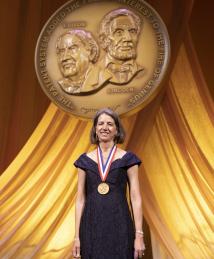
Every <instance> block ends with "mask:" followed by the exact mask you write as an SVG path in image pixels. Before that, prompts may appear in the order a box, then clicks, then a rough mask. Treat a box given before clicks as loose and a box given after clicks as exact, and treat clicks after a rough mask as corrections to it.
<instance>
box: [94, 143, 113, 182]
mask: <svg viewBox="0 0 214 259" xmlns="http://www.w3.org/2000/svg"><path fill="white" fill-rule="evenodd" d="M116 151H117V146H116V145H114V146H113V147H112V148H111V150H110V152H109V155H108V158H107V160H106V163H105V164H104V162H103V154H102V150H101V148H100V146H98V147H97V161H98V169H99V173H100V177H101V179H102V181H103V182H104V181H105V180H106V178H107V176H108V173H109V170H110V167H111V164H112V162H113V159H114V156H115V153H116Z"/></svg>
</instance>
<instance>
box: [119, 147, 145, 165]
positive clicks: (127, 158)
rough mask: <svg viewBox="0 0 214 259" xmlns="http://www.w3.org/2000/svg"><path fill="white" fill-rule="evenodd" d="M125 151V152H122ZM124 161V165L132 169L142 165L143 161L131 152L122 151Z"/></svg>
mask: <svg viewBox="0 0 214 259" xmlns="http://www.w3.org/2000/svg"><path fill="white" fill-rule="evenodd" d="M122 151H124V152H122ZM122 151H121V152H122V154H123V156H122V160H123V163H124V164H125V165H126V166H127V167H131V166H133V165H140V164H141V159H140V158H139V157H138V156H137V155H136V154H135V153H134V152H132V151H130V150H127V151H125V150H122Z"/></svg>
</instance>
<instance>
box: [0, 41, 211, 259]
mask: <svg viewBox="0 0 214 259" xmlns="http://www.w3.org/2000/svg"><path fill="white" fill-rule="evenodd" d="M190 56H191V58H190ZM193 56H194V52H193V49H192V46H191V39H190V38H187V39H186V40H185V41H184V43H183V44H182V46H181V48H180V51H179V53H178V56H177V59H176V63H175V66H174V67H173V70H172V73H171V76H170V80H169V83H168V85H167V89H166V93H165V95H164V99H163V100H162V102H161V103H160V99H158V98H157V99H156V100H154V101H153V104H152V105H153V106H151V105H150V106H148V107H149V108H146V109H145V110H144V111H141V112H139V113H138V114H137V115H134V116H132V117H128V118H124V119H123V120H122V121H123V124H124V125H125V128H126V131H127V140H126V142H125V144H124V145H123V147H124V148H126V149H131V150H132V151H134V152H136V153H137V155H138V156H139V157H141V158H142V160H143V166H142V167H141V169H140V183H141V187H142V196H143V208H144V215H145V218H146V220H147V222H148V224H149V226H150V229H151V231H152V236H153V238H152V240H153V241H152V243H153V251H154V253H155V251H156V255H157V251H158V247H159V248H160V249H159V253H158V254H159V256H160V258H167V257H168V258H188V259H189V258H192V259H195V258H200V259H203V258H204V259H205V258H206V259H207V258H212V257H213V254H214V241H213V240H214V235H213V233H214V231H213V222H214V217H213V211H214V210H213V204H214V199H213V196H214V195H213V193H214V177H213V167H214V160H213V154H214V139H213V137H212V136H213V134H214V129H213V118H214V116H213V113H214V110H213V104H212V101H211V99H210V97H209V95H208V93H207V90H206V85H205V84H204V83H203V80H202V79H201V80H198V77H199V75H200V68H199V67H198V65H197V62H194V59H193V58H192V57H193ZM199 82H200V83H199ZM159 105H160V107H159ZM154 107H155V108H154ZM90 128H91V122H88V121H80V120H79V119H78V118H75V117H73V116H68V115H66V114H65V113H64V112H62V111H60V110H58V109H57V108H56V107H55V105H53V104H51V105H50V106H49V108H48V110H47V112H46V114H45V115H44V117H43V119H42V120H41V122H40V124H39V125H38V127H37V128H36V130H35V131H34V133H33V134H32V136H31V137H30V139H29V140H28V142H27V143H26V145H25V146H24V147H23V149H22V150H21V151H20V153H19V154H18V155H17V157H16V159H15V160H14V161H13V162H12V163H11V164H10V166H9V167H8V168H7V169H6V171H5V172H4V173H3V174H2V176H1V181H0V258H16V259H19V258H20V259H23V258H42V259H43V258H71V243H72V240H73V236H74V202H75V193H76V186H77V175H76V169H75V168H74V166H73V162H74V161H75V160H76V159H77V158H78V156H79V155H80V154H81V153H83V152H87V151H88V150H90V149H91V148H93V147H92V146H90V143H89V137H88V136H89V134H90Z"/></svg>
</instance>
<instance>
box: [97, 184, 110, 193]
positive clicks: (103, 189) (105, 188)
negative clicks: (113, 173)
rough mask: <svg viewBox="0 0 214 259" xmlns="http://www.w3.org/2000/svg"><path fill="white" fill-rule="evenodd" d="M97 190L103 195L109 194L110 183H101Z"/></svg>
mask: <svg viewBox="0 0 214 259" xmlns="http://www.w3.org/2000/svg"><path fill="white" fill-rule="evenodd" d="M97 190H98V192H99V193H100V194H102V195H104V194H107V193H108V192H109V185H108V184H107V183H100V184H99V185H98V187H97Z"/></svg>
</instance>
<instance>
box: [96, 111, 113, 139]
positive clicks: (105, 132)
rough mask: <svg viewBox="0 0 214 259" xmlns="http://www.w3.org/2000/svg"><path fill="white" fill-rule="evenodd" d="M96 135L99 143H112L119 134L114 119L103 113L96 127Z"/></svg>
mask: <svg viewBox="0 0 214 259" xmlns="http://www.w3.org/2000/svg"><path fill="white" fill-rule="evenodd" d="M96 134H97V136H98V139H99V142H111V141H114V138H115V136H116V134H117V128H116V125H115V122H114V119H113V118H112V117H111V116H109V115H107V114H105V113H103V114H101V115H100V116H99V117H98V121H97V125H96Z"/></svg>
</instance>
